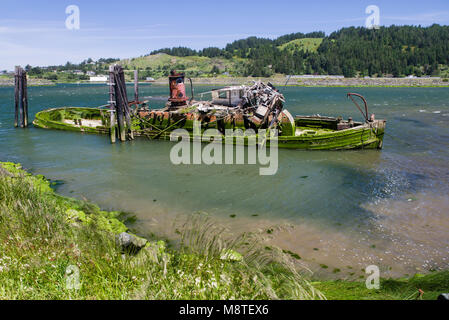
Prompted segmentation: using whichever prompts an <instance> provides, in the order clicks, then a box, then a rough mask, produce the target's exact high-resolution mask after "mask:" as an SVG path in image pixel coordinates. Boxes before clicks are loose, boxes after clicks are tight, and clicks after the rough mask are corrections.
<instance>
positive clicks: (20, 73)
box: [14, 66, 28, 128]
mask: <svg viewBox="0 0 449 320" xmlns="http://www.w3.org/2000/svg"><path fill="white" fill-rule="evenodd" d="M14 84H15V88H14V109H15V110H14V111H15V112H14V126H15V127H18V126H20V127H21V128H25V127H27V126H28V93H27V75H26V72H25V70H23V69H22V68H21V67H20V66H16V68H15V74H14Z"/></svg>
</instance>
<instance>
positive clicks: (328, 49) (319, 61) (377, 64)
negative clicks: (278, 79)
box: [151, 25, 449, 77]
mask: <svg viewBox="0 0 449 320" xmlns="http://www.w3.org/2000/svg"><path fill="white" fill-rule="evenodd" d="M314 44H315V46H314ZM316 44H318V47H317V48H316ZM156 53H166V54H169V55H172V56H181V57H185V56H204V57H209V58H216V57H222V58H225V59H231V58H233V57H238V58H241V59H247V60H248V61H247V64H246V66H245V68H244V69H243V70H241V72H242V74H241V75H244V76H248V75H252V76H269V75H271V74H273V73H283V74H304V73H307V74H330V75H341V74H343V75H345V76H347V77H353V76H356V75H360V76H364V75H369V76H382V75H393V76H401V75H402V76H404V75H411V74H414V75H417V76H421V75H439V73H440V71H441V69H443V70H445V69H446V67H447V66H448V65H449V27H448V26H439V25H433V26H430V27H426V28H424V27H416V26H400V27H399V26H391V27H381V28H380V29H378V30H369V29H366V28H362V27H359V28H355V27H351V28H344V29H341V30H339V31H337V32H334V33H332V34H330V35H329V36H325V34H324V33H323V32H314V33H309V34H303V33H294V34H289V35H285V36H282V37H279V38H277V39H266V38H256V37H250V38H247V39H242V40H237V41H234V42H233V43H230V44H228V45H227V46H226V47H225V48H224V49H219V48H206V49H203V50H200V51H195V50H192V49H189V48H182V47H180V48H172V49H168V48H166V49H161V50H157V51H154V52H152V53H151V54H156ZM228 71H229V70H228ZM230 71H232V70H230Z"/></svg>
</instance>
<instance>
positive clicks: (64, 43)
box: [0, 0, 449, 70]
mask: <svg viewBox="0 0 449 320" xmlns="http://www.w3.org/2000/svg"><path fill="white" fill-rule="evenodd" d="M69 5H77V6H78V7H79V9H80V29H79V30H68V29H67V28H66V27H65V20H66V18H67V14H66V13H65V10H66V7H67V6H69ZM368 5H377V6H378V7H379V8H380V24H381V25H392V24H395V25H405V24H407V25H423V26H427V25H431V24H433V23H438V24H442V25H449V1H447V0H426V1H412V0H409V1H403V0H395V1H391V0H389V1H384V0H368V1H364V0H349V1H348V0H346V1H339V0H334V1H320V0H315V1H311V0H308V1H292V0H290V1H285V0H277V1H274V0H270V1H265V0H258V1H251V0H246V1H245V0H240V1H235V0H222V1H213V0H209V1H204V0H185V1H178V0H170V1H153V0H145V1H136V0H126V1H124V0H122V1H115V0H107V1H105V0H98V1H93V0H90V1H87V0H78V1H77V0H67V1H66V0H53V1H51V0H34V1H31V0H14V1H12V0H11V1H10V0H0V70H3V69H8V70H12V69H13V67H14V65H26V64H31V65H41V66H43V65H53V64H63V63H65V62H67V61H70V62H76V63H78V62H81V61H82V60H84V59H86V58H89V57H90V58H93V59H98V58H101V57H106V58H107V57H117V58H128V57H136V56H141V55H144V54H147V53H149V52H150V51H152V50H154V49H159V48H162V47H172V46H188V47H191V48H194V49H201V48H204V47H208V46H218V47H223V46H224V45H226V43H229V42H231V41H233V40H236V39H241V38H245V37H248V36H253V35H254V36H259V37H269V38H273V37H277V36H280V35H283V34H287V33H292V32H304V33H305V32H311V31H320V30H321V31H325V32H326V33H330V32H332V31H335V30H337V29H339V28H342V27H347V26H364V25H365V19H366V17H367V16H368V15H367V14H366V13H365V8H366V7H367V6H368Z"/></svg>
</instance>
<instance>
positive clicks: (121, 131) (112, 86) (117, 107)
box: [109, 64, 138, 143]
mask: <svg viewBox="0 0 449 320" xmlns="http://www.w3.org/2000/svg"><path fill="white" fill-rule="evenodd" d="M137 92H138V89H137V87H136V86H135V93H136V95H137ZM109 104H110V110H109V111H110V114H111V115H110V117H111V118H110V136H111V142H112V143H115V141H116V137H118V138H119V140H120V141H126V138H127V136H128V139H130V140H133V139H134V135H133V132H132V126H131V110H130V103H129V101H128V96H127V93H126V82H125V74H124V72H123V68H122V67H121V66H120V65H117V64H115V65H112V66H110V67H109ZM125 122H126V125H125ZM116 124H117V131H116Z"/></svg>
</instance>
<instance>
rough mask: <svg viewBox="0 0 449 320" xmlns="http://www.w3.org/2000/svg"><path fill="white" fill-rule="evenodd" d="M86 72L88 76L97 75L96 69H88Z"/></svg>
mask: <svg viewBox="0 0 449 320" xmlns="http://www.w3.org/2000/svg"><path fill="white" fill-rule="evenodd" d="M86 74H87V75H88V76H94V75H96V73H95V71H87V72H86Z"/></svg>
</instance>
